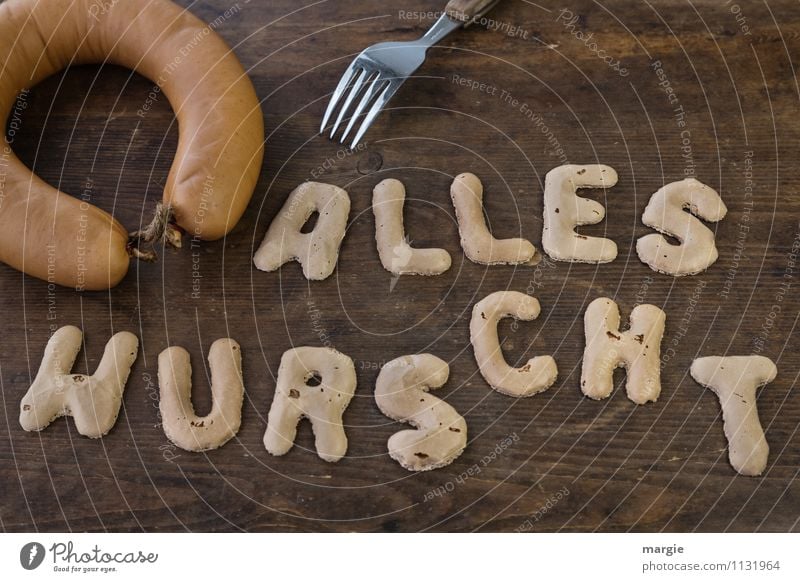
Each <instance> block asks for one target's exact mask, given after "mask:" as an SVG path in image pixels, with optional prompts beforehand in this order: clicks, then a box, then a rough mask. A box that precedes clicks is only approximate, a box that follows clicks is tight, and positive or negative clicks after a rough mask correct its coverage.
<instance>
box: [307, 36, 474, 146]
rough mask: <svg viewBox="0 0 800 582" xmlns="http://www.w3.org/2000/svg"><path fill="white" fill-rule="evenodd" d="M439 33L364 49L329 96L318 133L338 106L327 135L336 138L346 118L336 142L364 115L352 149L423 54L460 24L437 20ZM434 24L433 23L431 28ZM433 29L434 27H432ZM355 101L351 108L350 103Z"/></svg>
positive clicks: (422, 58) (382, 43) (423, 56)
mask: <svg viewBox="0 0 800 582" xmlns="http://www.w3.org/2000/svg"><path fill="white" fill-rule="evenodd" d="M437 25H438V27H439V31H441V32H439V31H437V32H438V34H435V35H432V34H430V31H429V33H428V34H426V35H425V36H423V37H422V38H420V39H418V40H414V41H408V42H381V43H378V44H374V45H372V46H370V47H367V48H366V49H364V50H363V51H362V52H361V53H360V54H359V55H358V56H357V57H356V58H355V59H353V62H351V63H350V65H349V66H348V67H347V70H346V71H345V72H344V74H343V75H342V78H341V79H340V80H339V84H338V85H337V86H336V89H335V90H334V91H333V94H332V95H331V101H330V103H329V104H328V108H327V110H326V111H325V115H324V116H323V118H322V125H321V126H320V133H323V132H324V131H325V127H326V126H327V125H328V121H330V119H331V118H332V117H333V113H334V111H335V110H336V108H337V106H338V105H339V104H340V103H342V101H343V103H342V105H341V107H340V108H339V114H338V115H337V117H336V121H335V122H334V124H333V127H332V128H331V132H330V137H331V139H335V137H334V136H335V135H336V132H337V130H338V129H339V128H340V127H341V125H342V122H343V121H344V120H345V119H347V118H348V116H349V120H348V123H347V125H346V127H345V129H344V132H343V133H342V134H341V136H340V137H339V143H344V141H345V139H346V138H347V136H348V135H349V134H350V132H351V131H352V129H353V127H354V126H355V123H356V120H357V119H358V118H359V117H360V116H362V115H364V119H363V121H362V122H361V125H360V127H359V128H358V131H356V134H355V137H354V138H353V142H352V143H351V145H350V147H351V148H354V147H355V146H356V145H358V142H359V141H360V140H361V138H362V137H363V136H364V133H366V131H367V129H369V127H370V125H372V122H373V121H374V120H375V118H376V117H377V116H378V113H380V111H381V109H383V107H384V106H385V105H386V103H387V102H388V101H389V99H391V98H392V96H393V95H394V94H395V93H396V92H397V90H398V89H399V88H400V85H402V84H403V82H404V81H405V80H406V79H407V78H408V77H409V76H411V74H413V73H414V71H416V70H417V69H418V68H419V67H420V65H421V64H422V63H423V62H424V61H425V53H426V51H427V50H428V48H430V46H431V45H432V44H434V43H435V42H436V41H437V40H439V39H440V38H441V36H442V33H445V30H444V29H445V27H446V29H447V30H446V31H447V32H449V31H450V30H452V29H454V28H457V27H458V26H460V24H459V23H457V22H453V21H450V20H447V21H442V24H439V23H437ZM435 28H436V25H435V26H434V29H435ZM432 30H433V29H432ZM354 102H355V103H357V105H356V107H355V109H353V110H352V111H351V106H352V104H353V103H354Z"/></svg>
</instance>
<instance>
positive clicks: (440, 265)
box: [372, 178, 451, 275]
mask: <svg viewBox="0 0 800 582" xmlns="http://www.w3.org/2000/svg"><path fill="white" fill-rule="evenodd" d="M405 198H406V189H405V187H404V186H403V183H402V182H400V181H399V180H393V179H391V178H390V179H388V180H383V181H382V182H380V183H379V184H378V185H377V186H375V189H374V190H373V191H372V212H373V213H374V214H375V241H376V242H377V243H378V254H379V255H380V257H381V264H382V265H383V268H384V269H386V270H387V271H389V272H390V273H394V274H395V275H441V274H442V273H444V272H445V271H447V269H449V268H450V263H451V260H450V254H449V253H448V252H447V251H446V250H444V249H415V248H412V247H411V245H409V244H408V241H407V240H406V236H405V231H404V228H403V203H404V202H405Z"/></svg>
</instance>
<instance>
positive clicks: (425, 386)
mask: <svg viewBox="0 0 800 582" xmlns="http://www.w3.org/2000/svg"><path fill="white" fill-rule="evenodd" d="M449 375H450V367H449V366H448V365H447V362H445V361H444V360H441V359H439V358H437V357H436V356H434V355H432V354H419V355H413V356H403V357H400V358H396V359H394V360H392V361H391V362H389V363H388V364H386V365H385V366H384V367H383V368H382V369H381V373H380V374H378V379H377V381H376V383H375V403H376V404H377V405H378V408H380V410H381V412H382V413H383V414H385V415H386V416H388V417H389V418H391V419H394V420H399V421H400V422H407V423H408V424H410V425H411V426H413V427H414V429H415V430H402V431H400V432H396V433H394V434H393V435H392V436H391V437H389V443H388V446H389V456H390V457H392V458H393V459H394V460H395V461H397V462H398V463H400V464H401V465H402V466H403V467H405V468H406V469H408V470H409V471H430V470H431V469H438V468H439V467H445V466H447V465H449V464H450V463H452V462H453V461H455V460H456V459H457V458H458V456H459V455H460V454H461V453H462V452H463V451H464V447H466V446H467V423H466V422H465V421H464V418H463V417H462V416H461V415H460V414H459V413H458V412H456V410H455V409H454V408H453V407H452V406H450V405H449V404H447V402H445V401H444V400H440V399H439V398H437V397H436V396H432V395H431V394H429V393H428V391H429V390H435V389H436V388H439V387H441V386H443V385H444V383H445V382H447V377H448V376H449Z"/></svg>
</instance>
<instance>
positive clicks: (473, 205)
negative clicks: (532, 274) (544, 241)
mask: <svg viewBox="0 0 800 582" xmlns="http://www.w3.org/2000/svg"><path fill="white" fill-rule="evenodd" d="M450 197H451V198H452V199H453V206H454V207H455V210H456V220H457V221H458V231H459V234H460V236H461V248H463V249H464V254H465V255H467V258H468V259H469V260H470V261H472V262H474V263H480V264H482V265H516V264H522V263H525V264H529V265H533V264H535V263H537V262H538V260H539V258H540V257H537V255H536V247H534V246H533V245H532V244H531V243H530V242H529V241H527V240H525V239H524V238H508V239H504V240H498V239H496V238H494V237H493V236H492V234H491V233H490V232H489V229H488V228H487V227H486V220H485V219H484V217H483V184H481V181H480V180H479V179H478V177H477V176H475V175H474V174H469V173H466V174H459V175H458V176H456V179H455V180H453V184H452V185H451V186H450Z"/></svg>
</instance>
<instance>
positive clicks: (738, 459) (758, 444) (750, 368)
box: [690, 356, 778, 477]
mask: <svg viewBox="0 0 800 582" xmlns="http://www.w3.org/2000/svg"><path fill="white" fill-rule="evenodd" d="M690 371H691V374H692V378H694V379H695V381H696V382H697V383H698V384H702V385H703V386H705V387H706V388H709V389H710V390H711V391H713V392H714V394H716V395H717V398H719V403H720V405H721V406H722V423H723V429H724V431H725V438H726V439H728V458H729V460H730V462H731V465H733V468H734V469H736V471H737V472H738V473H740V474H742V475H748V476H751V477H755V476H758V475H761V473H763V472H764V469H766V468H767V458H768V456H769V445H768V444H767V439H766V438H765V437H764V429H762V428H761V422H760V421H759V420H758V407H757V405H756V389H757V388H759V387H761V386H764V385H765V384H769V383H770V382H772V381H773V380H774V379H775V376H776V375H777V374H778V369H777V368H776V367H775V364H774V363H772V360H770V359H769V358H765V357H764V356H727V357H720V356H711V357H707V358H698V359H696V360H695V361H694V362H692V367H691V370H690Z"/></svg>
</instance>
